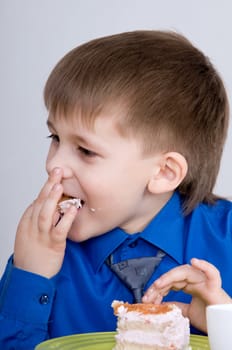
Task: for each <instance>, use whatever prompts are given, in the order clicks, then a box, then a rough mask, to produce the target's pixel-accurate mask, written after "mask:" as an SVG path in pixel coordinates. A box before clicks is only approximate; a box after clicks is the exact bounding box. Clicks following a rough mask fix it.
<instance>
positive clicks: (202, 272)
mask: <svg viewBox="0 0 232 350" xmlns="http://www.w3.org/2000/svg"><path fill="white" fill-rule="evenodd" d="M170 290H183V291H184V292H186V293H188V294H191V295H192V296H193V298H192V301H191V303H190V304H184V303H177V302H175V304H176V305H178V306H179V307H180V308H181V309H182V312H183V315H184V316H187V317H189V319H190V322H191V324H192V325H193V326H195V327H196V328H198V329H200V330H202V331H204V332H206V318H205V308H206V306H207V305H210V304H218V303H231V302H232V300H231V298H230V297H229V296H228V295H227V294H226V292H225V291H224V290H223V289H222V288H221V277H220V273H219V271H218V270H217V269H216V267H215V266H213V265H212V264H210V263H208V262H207V261H205V260H199V259H195V258H194V259H192V260H191V265H182V266H178V267H176V268H174V269H172V270H170V271H168V272H167V273H165V274H164V275H162V276H161V277H160V278H159V279H157V280H156V281H155V282H154V283H153V285H152V286H151V287H150V288H149V289H148V290H147V292H146V294H145V295H144V297H143V302H146V303H150V302H152V303H157V304H159V303H161V302H162V299H163V297H164V296H165V295H167V294H168V293H169V291H170Z"/></svg>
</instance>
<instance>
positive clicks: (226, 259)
mask: <svg viewBox="0 0 232 350" xmlns="http://www.w3.org/2000/svg"><path fill="white" fill-rule="evenodd" d="M231 228H232V203H231V202H229V201H226V200H218V201H217V203H216V204H215V205H214V206H210V205H206V204H200V205H199V206H198V207H197V208H196V209H195V210H194V211H193V212H192V213H191V214H189V215H188V216H184V215H183V214H182V210H181V198H180V196H179V194H178V193H177V192H176V193H174V195H173V196H172V198H171V199H170V200H169V202H168V203H167V204H166V205H165V206H164V208H163V209H162V210H161V211H160V212H159V213H158V215H156V216H155V217H154V218H153V220H152V221H151V222H150V223H149V225H148V226H147V227H146V228H145V229H144V231H142V232H140V233H137V234H134V235H128V234H127V233H125V232H123V231H122V230H121V229H118V228H116V229H114V230H112V231H110V232H108V233H106V234H104V235H102V236H99V237H95V238H92V239H89V240H88V241H85V242H82V243H75V242H72V241H70V240H67V248H66V254H65V259H64V262H63V266H62V268H61V270H60V272H59V273H58V274H57V275H56V276H55V277H53V278H51V279H47V278H44V277H42V276H39V275H35V274H33V273H29V272H26V271H23V270H20V269H18V268H16V267H14V266H13V264H12V258H10V260H9V262H8V264H7V267H6V270H5V273H4V275H3V277H2V279H1V282H0V349H4V350H7V349H17V350H21V349H26V350H29V349H33V348H34V347H35V345H36V344H38V343H40V342H42V341H44V340H46V339H48V338H53V337H59V336H64V335H70V334H74V333H85V332H98V331H99V332H101V331H113V330H115V329H116V318H115V316H114V315H113V312H112V308H111V303H112V301H113V300H114V299H118V300H123V301H128V302H132V301H133V297H132V294H131V292H130V291H129V290H128V289H127V287H125V286H124V284H123V283H122V282H121V281H120V280H119V279H118V277H117V276H116V275H115V274H114V273H113V272H112V271H111V270H110V268H109V267H108V266H107V264H106V263H105V260H106V258H107V257H108V256H109V254H111V253H112V252H113V251H114V250H115V249H116V248H117V247H119V246H120V251H119V252H117V253H116V254H115V257H114V258H115V260H116V261H120V260H125V259H130V258H135V257H141V256H153V255H156V253H157V250H159V249H161V250H163V251H164V252H165V253H166V255H165V257H164V258H163V259H162V261H161V263H160V265H159V266H158V268H157V269H156V270H155V272H154V274H153V275H152V277H151V279H150V281H149V282H148V284H147V286H146V288H147V287H148V286H149V285H150V284H151V283H152V282H153V281H154V280H155V279H156V278H157V277H158V276H160V275H161V274H163V273H164V272H166V271H168V270H170V269H171V268H173V267H175V266H178V265H182V264H186V263H189V261H190V259H191V258H192V257H197V258H202V259H206V260H208V261H209V262H211V263H213V264H214V265H215V266H216V267H217V268H218V269H219V270H220V272H221V276H222V281H223V288H224V289H225V290H226V291H227V293H229V294H230V295H231V296H232V234H231V233H232V230H231ZM146 288H145V289H146ZM190 299H191V297H190V296H189V295H187V294H185V293H183V292H175V291H171V292H170V293H169V294H168V296H167V297H166V298H165V300H166V301H167V300H169V301H182V302H189V301H190ZM192 332H197V331H196V330H194V329H192Z"/></svg>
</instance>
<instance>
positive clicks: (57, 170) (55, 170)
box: [53, 168, 61, 175]
mask: <svg viewBox="0 0 232 350" xmlns="http://www.w3.org/2000/svg"><path fill="white" fill-rule="evenodd" d="M60 172H61V168H54V169H53V174H55V175H58V174H60Z"/></svg>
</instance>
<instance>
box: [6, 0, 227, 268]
mask: <svg viewBox="0 0 232 350" xmlns="http://www.w3.org/2000/svg"><path fill="white" fill-rule="evenodd" d="M231 13H232V5H231V3H230V1H229V0H228V1H226V0H220V1H216V0H204V1H202V0H189V1H187V0H179V1H178V0H160V1H155V0H142V1H138V0H115V1H112V0H96V1H94V0H93V1H91V0H76V1H75V0H0V104H1V117H0V118H1V137H0V152H1V154H0V159H1V172H0V176H1V181H0V186H1V188H0V193H1V196H0V198H1V200H0V203H1V210H0V224H1V231H0V274H1V272H2V271H3V268H4V266H5V264H6V261H7V258H8V256H9V255H10V254H11V252H12V250H13V244H14V237H15V232H16V228H17V223H18V221H19V219H20V217H21V215H22V213H23V211H24V210H25V208H26V207H27V206H28V204H29V203H31V201H32V200H33V198H34V197H35V196H36V195H37V193H38V191H39V190H40V187H41V186H42V184H43V182H44V180H45V179H46V173H45V169H44V163H45V158H46V152H47V149H48V144H49V142H48V140H46V136H47V135H48V131H47V128H46V126H45V122H46V117H47V115H46V110H45V108H44V106H43V99H42V92H43V86H44V83H45V81H46V78H47V76H48V74H49V72H50V70H51V69H52V68H53V66H54V65H55V64H56V62H57V61H58V60H59V59H60V58H61V57H62V56H63V55H64V54H65V53H66V52H67V51H69V50H70V49H72V48H73V47H75V46H77V45H79V44H81V43H83V42H85V41H87V40H90V39H92V38H95V37H99V36H103V35H108V34H113V33H117V32H122V31H127V30H134V29H173V30H177V31H178V32H181V33H182V34H184V35H186V36H187V37H188V38H189V39H190V40H192V42H193V43H194V44H195V45H197V46H198V47H199V48H200V49H202V50H203V51H204V52H205V53H206V54H207V55H208V56H209V57H210V59H211V60H212V62H213V63H214V65H215V66H216V67H217V69H218V70H219V71H220V73H221V76H222V77H223V79H224V81H225V84H226V87H227V90H228V93H229V97H230V100H231V95H232V68H231V64H232V44H231V33H232V21H231ZM231 145H232V131H231V127H230V131H229V135H228V139H227V144H226V148H225V151H224V155H223V160H222V164H221V170H220V174H219V178H218V181H217V185H216V188H215V192H216V193H218V194H221V195H225V196H231V194H232V186H231V183H230V179H231V178H232V166H231V161H232V159H231V155H230V149H231Z"/></svg>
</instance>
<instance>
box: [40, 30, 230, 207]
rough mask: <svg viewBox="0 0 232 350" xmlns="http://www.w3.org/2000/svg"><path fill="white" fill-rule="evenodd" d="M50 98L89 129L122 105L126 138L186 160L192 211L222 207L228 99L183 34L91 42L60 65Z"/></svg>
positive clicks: (184, 187) (184, 191) (51, 106)
mask: <svg viewBox="0 0 232 350" xmlns="http://www.w3.org/2000/svg"><path fill="white" fill-rule="evenodd" d="M44 97H45V104H46V106H47V108H48V110H49V111H50V112H51V113H52V114H54V115H55V114H56V112H57V111H58V112H59V113H61V114H62V115H65V116H66V117H68V115H69V114H73V112H74V111H75V110H78V112H79V115H81V118H82V120H83V121H84V122H86V123H89V125H90V124H91V123H92V122H93V121H94V120H95V118H96V117H97V115H98V114H99V113H100V112H101V111H102V110H103V109H105V108H107V107H110V106H118V107H120V108H121V111H122V113H121V114H120V113H119V120H118V122H117V125H118V128H119V130H120V132H121V133H122V134H123V135H125V136H129V135H132V136H137V137H139V138H141V140H142V141H143V147H144V152H145V153H148V152H153V151H155V150H158V151H163V152H166V151H176V152H179V153H181V154H182V155H183V156H184V157H185V158H186V160H187V162H188V173H187V176H186V177H185V179H184V180H183V182H182V183H181V184H180V186H179V188H178V190H179V192H180V193H181V195H183V198H184V210H185V213H189V212H191V211H192V209H193V208H194V207H195V206H196V205H197V204H198V203H199V202H206V203H212V204H213V203H214V201H215V198H216V197H215V196H214V195H213V193H212V191H213V187H214V185H215V182H216V178H217V174H218V171H219V166H220V160H221V155H222V151H223V146H224V142H225V138H226V134H227V129H228V120H229V106H228V99H227V95H226V91H225V88H224V85H223V82H222V80H221V78H220V76H219V74H218V73H217V71H216V70H215V68H214V67H213V65H212V64H211V63H210V61H209V59H208V58H207V57H206V56H205V55H204V54H203V53H202V52H201V51H199V50H198V49H197V48H196V47H194V46H193V45H192V44H191V43H190V42H189V41H188V40H187V39H186V38H185V37H183V36H182V35H180V34H177V33H174V32H163V31H153V30H148V31H134V32H127V33H121V34H116V35H111V36H108V37H103V38H99V39H95V40H92V41H90V42H87V43H85V44H83V45H81V46H79V47H77V48H75V49H73V50H72V51H70V52H69V53H68V54H67V55H66V56H65V57H64V58H63V59H62V60H61V61H60V62H58V64H57V65H56V67H55V68H54V70H53V71H52V72H51V75H50V77H49V78H48V81H47V83H46V86H45V91H44Z"/></svg>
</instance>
